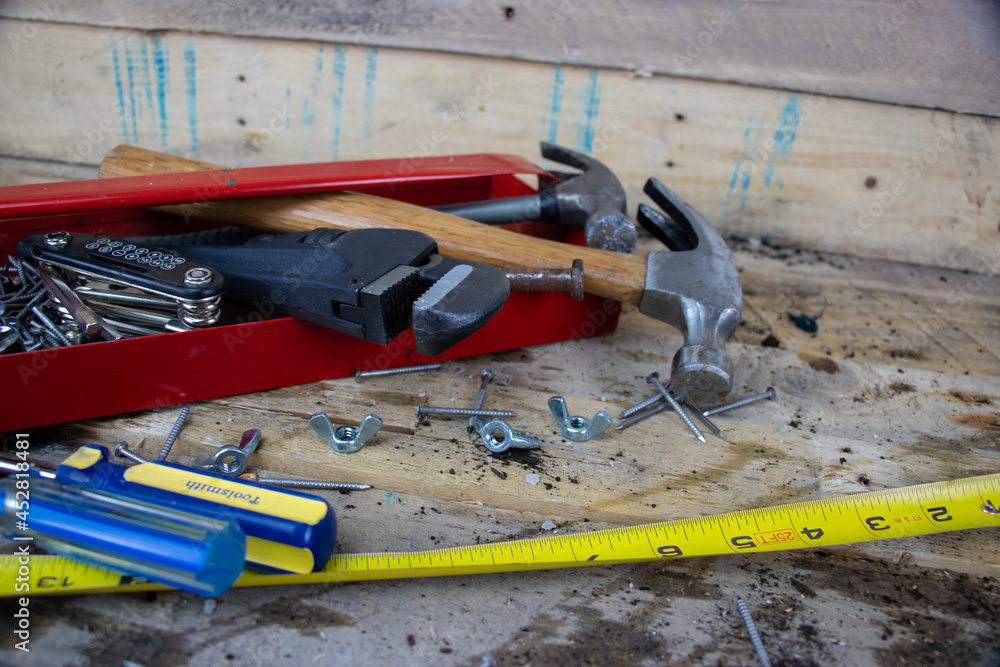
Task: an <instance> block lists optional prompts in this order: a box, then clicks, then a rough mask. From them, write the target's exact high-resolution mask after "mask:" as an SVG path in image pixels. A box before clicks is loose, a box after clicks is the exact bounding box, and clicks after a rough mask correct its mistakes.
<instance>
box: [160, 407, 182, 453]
mask: <svg viewBox="0 0 1000 667" xmlns="http://www.w3.org/2000/svg"><path fill="white" fill-rule="evenodd" d="M189 414H191V406H190V405H185V406H184V407H183V408H181V413H180V415H178V416H177V421H175V422H174V427H173V428H172V429H170V433H168V434H167V441H166V442H164V443H163V449H161V450H160V454H159V456H157V457H156V460H157V461H163V460H165V459H166V458H167V455H168V454H169V453H170V448H171V447H173V446H174V440H176V439H177V436H178V435H179V434H180V432H181V427H183V426H184V422H186V421H187V418H188V415H189Z"/></svg>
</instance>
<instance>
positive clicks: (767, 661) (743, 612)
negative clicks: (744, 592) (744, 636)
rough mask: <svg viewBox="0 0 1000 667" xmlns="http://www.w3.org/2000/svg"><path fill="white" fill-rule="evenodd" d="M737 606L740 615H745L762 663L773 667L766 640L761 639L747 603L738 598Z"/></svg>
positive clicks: (751, 639)
mask: <svg viewBox="0 0 1000 667" xmlns="http://www.w3.org/2000/svg"><path fill="white" fill-rule="evenodd" d="M736 606H737V607H738V608H739V610H740V616H742V617H743V622H744V623H745V624H746V626H747V632H748V633H750V641H751V642H753V648H754V650H755V651H757V658H758V659H759V660H760V664H762V665H764V667H771V659H770V658H769V657H767V651H766V650H765V649H764V642H762V641H761V639H760V633H759V632H757V626H756V625H755V624H754V622H753V619H752V618H751V617H750V610H749V609H747V603H746V602H744V601H743V600H742V599H739V598H737V600H736Z"/></svg>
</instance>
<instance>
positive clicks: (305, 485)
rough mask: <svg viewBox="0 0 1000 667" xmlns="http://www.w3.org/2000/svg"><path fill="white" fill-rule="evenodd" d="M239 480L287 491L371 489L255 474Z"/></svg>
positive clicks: (345, 483)
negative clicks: (281, 488)
mask: <svg viewBox="0 0 1000 667" xmlns="http://www.w3.org/2000/svg"><path fill="white" fill-rule="evenodd" d="M240 479H247V480H250V481H251V482H259V483H260V484H269V485H271V486H281V487H284V488H288V489H330V490H334V491H364V490H365V489H370V488H372V487H371V486H370V485H368V484H352V483H350V482H324V481H322V480H318V479H288V478H284V477H261V476H260V475H258V474H257V473H255V472H251V473H246V474H244V475H240Z"/></svg>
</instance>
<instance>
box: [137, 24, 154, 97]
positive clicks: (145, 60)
mask: <svg viewBox="0 0 1000 667" xmlns="http://www.w3.org/2000/svg"><path fill="white" fill-rule="evenodd" d="M140 53H141V54H142V87H143V88H144V89H145V91H146V104H148V105H149V110H150V111H152V110H153V82H152V80H151V79H150V77H149V50H148V49H147V48H146V40H145V39H144V40H142V49H140ZM140 110H141V107H140Z"/></svg>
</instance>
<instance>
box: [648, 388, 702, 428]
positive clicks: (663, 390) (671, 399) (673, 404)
mask: <svg viewBox="0 0 1000 667" xmlns="http://www.w3.org/2000/svg"><path fill="white" fill-rule="evenodd" d="M646 380H647V381H648V382H651V383H653V384H654V385H656V388H657V389H659V390H660V393H661V394H663V398H664V400H666V402H667V403H669V404H670V407H672V408H673V409H674V412H676V413H677V414H679V415H680V416H681V419H683V420H684V423H685V424H687V427H688V428H689V429H691V432H692V433H694V437H696V438H698V439H699V440H701V441H702V442H706V440H705V436H704V435H703V434H702V432H701V429H699V428H698V427H697V426H695V423H694V422H693V421H691V418H690V417H688V416H687V413H686V412H684V408H682V407H681V404H680V403H678V402H677V399H676V398H674V397H673V396H671V395H670V391H669V390H668V389H667V388H666V387H664V386H663V383H662V382H660V374H659V373H653V374H652V375H650V376H649V377H648V378H646Z"/></svg>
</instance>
